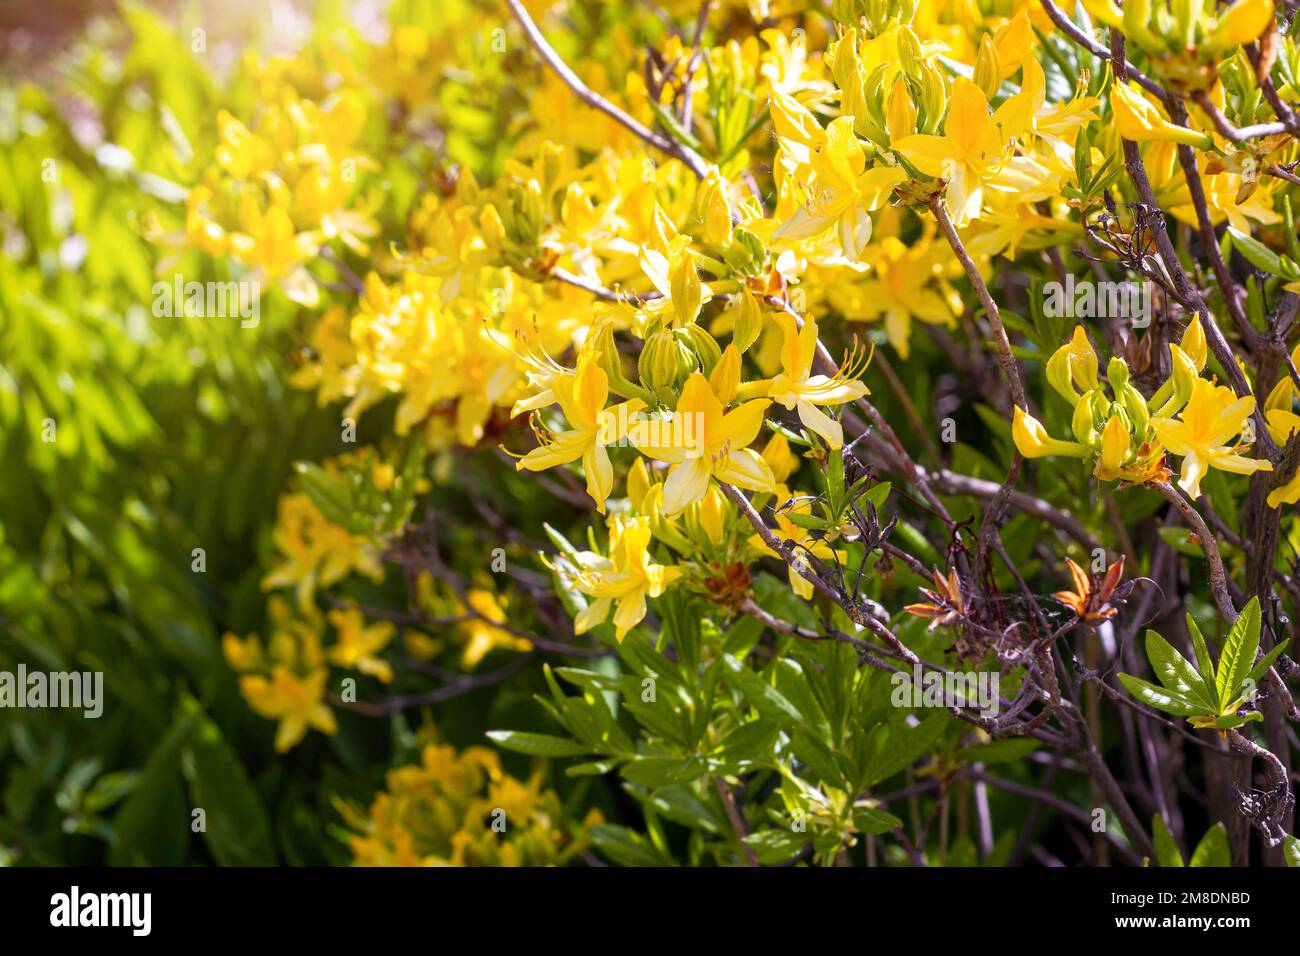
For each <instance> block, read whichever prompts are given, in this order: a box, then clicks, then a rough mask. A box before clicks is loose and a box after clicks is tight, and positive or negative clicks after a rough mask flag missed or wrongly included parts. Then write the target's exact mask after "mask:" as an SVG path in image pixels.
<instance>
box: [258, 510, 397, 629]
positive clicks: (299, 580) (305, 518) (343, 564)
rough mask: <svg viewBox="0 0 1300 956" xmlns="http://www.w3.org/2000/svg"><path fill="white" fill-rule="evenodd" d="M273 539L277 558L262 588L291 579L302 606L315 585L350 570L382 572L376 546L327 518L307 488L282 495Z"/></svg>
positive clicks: (376, 576)
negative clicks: (304, 490)
mask: <svg viewBox="0 0 1300 956" xmlns="http://www.w3.org/2000/svg"><path fill="white" fill-rule="evenodd" d="M271 539H272V541H274V542H275V547H276V550H277V551H278V552H279V554H280V561H279V562H278V563H277V564H276V565H275V566H274V567H273V568H272V569H271V570H270V571H269V572H268V573H267V574H266V576H265V577H264V578H263V579H262V589H263V590H264V591H270V590H273V589H275V588H281V587H288V586H290V585H293V586H295V587H296V589H297V596H298V604H299V606H301V607H305V606H306V605H308V604H310V603H311V600H312V597H313V595H315V593H316V588H317V587H318V586H319V587H329V586H330V585H332V584H336V583H338V582H339V581H341V580H343V578H345V577H347V575H349V574H351V573H353V572H356V573H358V574H363V575H365V576H367V577H369V578H371V579H372V580H379V579H380V578H382V577H383V567H382V565H381V564H380V560H379V549H378V548H376V547H375V546H374V545H373V544H372V543H371V542H370V541H368V540H367V539H366V538H363V537H362V536H360V535H355V534H353V533H352V532H350V531H348V530H347V529H346V528H340V527H339V526H338V525H336V524H334V523H333V522H331V521H330V520H329V519H328V518H326V517H325V516H324V515H323V514H321V512H320V509H319V508H317V507H316V505H315V504H314V503H313V502H312V500H311V499H310V498H309V497H307V495H305V494H288V495H283V496H281V498H280V508H279V513H278V515H277V516H276V522H275V530H274V531H273V532H272V533H271Z"/></svg>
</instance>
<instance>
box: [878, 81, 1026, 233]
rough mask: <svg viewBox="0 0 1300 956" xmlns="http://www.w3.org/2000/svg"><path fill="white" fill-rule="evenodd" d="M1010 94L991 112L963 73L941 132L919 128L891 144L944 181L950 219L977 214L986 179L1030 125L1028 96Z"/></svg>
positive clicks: (965, 218)
mask: <svg viewBox="0 0 1300 956" xmlns="http://www.w3.org/2000/svg"><path fill="white" fill-rule="evenodd" d="M1020 95H1021V94H1017V95H1016V96H1012V97H1009V98H1008V99H1007V100H1006V101H1005V102H1004V103H1003V104H1002V105H1001V106H999V107H998V108H997V110H996V111H995V112H994V113H993V115H992V116H990V115H989V102H988V99H987V98H986V97H985V96H984V93H983V91H982V90H981V89H980V88H979V87H978V86H976V85H975V84H974V83H972V82H971V81H970V80H968V79H965V78H964V77H960V76H959V77H957V78H955V79H954V80H953V83H952V95H951V96H950V97H949V101H948V116H947V119H946V120H945V121H944V127H943V135H942V136H934V135H930V134H926V133H917V134H915V135H913V136H904V137H903V138H902V139H901V140H899V141H898V142H897V143H895V144H893V148H894V151H895V152H897V153H898V154H899V155H901V156H902V157H904V158H905V159H906V160H907V161H908V162H909V163H911V164H912V165H913V166H915V167H916V168H917V169H918V170H920V171H921V172H922V173H924V174H925V175H926V176H933V177H936V178H938V179H945V180H947V181H948V190H947V192H946V194H945V203H946V204H947V206H948V209H949V212H950V213H951V215H952V220H953V222H954V224H956V225H958V226H961V225H965V224H966V223H967V222H969V221H970V220H972V219H978V218H979V214H980V208H981V206H982V205H983V200H984V184H985V182H986V181H987V180H988V179H990V178H991V177H992V175H993V174H994V173H995V172H996V171H997V170H998V168H999V167H1000V166H1001V165H1002V164H1003V162H1004V161H1005V160H1006V158H1007V153H1008V147H1009V145H1010V143H1011V141H1012V140H1013V139H1015V138H1016V137H1017V136H1019V135H1020V134H1021V133H1022V132H1023V131H1024V129H1025V126H1026V125H1027V124H1028V122H1029V120H1030V118H1031V117H1032V113H1031V112H1030V111H1029V110H1028V109H1027V103H1028V98H1027V96H1026V99H1023V100H1022V99H1019V98H1018V97H1019V96H1020Z"/></svg>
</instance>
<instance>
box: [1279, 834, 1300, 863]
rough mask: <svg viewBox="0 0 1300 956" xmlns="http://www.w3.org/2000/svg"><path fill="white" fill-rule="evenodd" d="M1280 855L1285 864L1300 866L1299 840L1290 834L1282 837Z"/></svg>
mask: <svg viewBox="0 0 1300 956" xmlns="http://www.w3.org/2000/svg"><path fill="white" fill-rule="evenodd" d="M1282 856H1283V858H1284V859H1285V860H1286V865H1287V866H1300V840H1297V839H1296V838H1295V837H1293V836H1292V835H1291V834H1289V833H1288V834H1287V835H1286V836H1284V837H1283V838H1282Z"/></svg>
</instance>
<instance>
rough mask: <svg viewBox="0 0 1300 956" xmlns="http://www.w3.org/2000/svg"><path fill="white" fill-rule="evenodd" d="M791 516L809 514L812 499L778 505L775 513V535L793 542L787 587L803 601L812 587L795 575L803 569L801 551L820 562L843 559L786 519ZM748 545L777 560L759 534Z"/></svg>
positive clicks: (807, 597) (810, 593)
mask: <svg viewBox="0 0 1300 956" xmlns="http://www.w3.org/2000/svg"><path fill="white" fill-rule="evenodd" d="M791 514H795V515H811V514H812V499H811V498H809V497H806V496H801V497H799V498H795V499H793V500H792V501H791V502H788V507H787V506H785V505H782V506H781V507H778V508H777V509H776V510H775V515H776V528H775V531H776V536H777V537H778V538H779V539H780V540H782V541H793V542H794V543H795V550H794V551H793V552H792V553H793V555H794V560H793V561H791V563H790V567H789V569H788V576H789V580H790V588H791V590H793V591H794V593H795V594H797V595H799V597H801V598H803V599H804V600H805V601H807V600H808V599H810V598H811V597H812V596H813V584H812V582H811V581H809V580H808V579H807V578H805V577H804V576H803V575H802V574H800V573H799V568H800V567H804V566H806V562H805V561H804V560H803V557H802V555H803V554H804V553H805V550H806V551H807V552H810V553H811V554H812V555H813V556H814V557H816V558H820V559H821V560H823V561H829V560H831V559H833V558H837V557H838V558H839V559H840V560H844V556H843V555H840V554H837V553H836V552H835V551H834V550H833V549H832V548H831V546H830V545H828V544H827V543H826V541H825V539H824V538H822V537H814V535H813V532H812V531H810V530H808V529H807V528H803V527H800V526H799V525H797V524H795V523H794V522H793V521H792V520H790V517H789V516H790V515H791ZM749 544H750V545H751V546H752V547H753V548H755V549H756V550H757V551H759V552H760V553H761V554H765V555H768V556H769V557H780V555H778V554H777V553H776V552H775V551H773V550H772V549H771V548H770V547H769V546H768V544H767V542H765V541H764V540H763V536H762V535H759V534H755V535H753V536H752V537H751V538H750V539H749Z"/></svg>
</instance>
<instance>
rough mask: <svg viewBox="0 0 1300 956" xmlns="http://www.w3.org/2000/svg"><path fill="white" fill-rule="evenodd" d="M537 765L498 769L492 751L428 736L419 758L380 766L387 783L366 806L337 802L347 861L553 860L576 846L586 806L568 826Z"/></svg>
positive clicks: (581, 841)
mask: <svg viewBox="0 0 1300 956" xmlns="http://www.w3.org/2000/svg"><path fill="white" fill-rule="evenodd" d="M543 769H544V768H542V767H541V766H538V767H537V768H536V769H535V770H534V772H533V773H532V775H531V776H529V778H528V779H527V780H519V779H518V778H516V777H512V776H510V775H509V774H508V773H506V772H504V771H503V770H502V769H501V764H500V761H499V759H498V758H497V755H496V753H495V752H494V751H491V750H488V749H486V748H484V747H468V748H466V749H464V750H457V749H456V748H454V747H452V746H450V745H448V744H438V743H429V744H426V745H425V746H424V748H423V750H422V751H421V754H420V761H419V763H416V764H412V765H410V766H405V767H398V768H397V769H395V770H390V771H389V772H388V786H387V788H386V789H385V790H384V792H382V793H380V794H379V795H378V796H376V797H375V799H374V802H372V803H371V805H370V809H369V810H368V811H366V810H363V809H362V808H360V807H357V806H354V805H352V804H349V803H341V804H340V810H341V812H342V813H343V815H344V818H345V819H346V821H347V822H348V825H349V827H350V828H351V829H352V830H353V831H354V835H353V836H352V837H351V838H350V840H349V842H350V844H351V849H352V858H353V865H355V866H555V865H560V864H563V863H565V862H567V861H568V860H571V859H572V858H573V857H574V856H576V855H577V854H579V853H581V852H582V851H583V850H584V849H585V846H586V837H585V831H586V830H587V828H588V827H590V826H591V825H593V824H595V823H599V822H600V820H601V816H600V813H599V812H598V811H592V812H591V813H590V814H588V816H587V818H586V819H585V820H584V821H583V823H582V824H581V825H579V826H577V827H575V828H573V832H570V830H569V829H568V828H567V825H566V823H565V814H564V812H563V810H562V808H561V806H560V800H559V797H558V796H556V794H555V793H554V792H553V791H551V790H547V789H545V788H544V787H543V786H542V773H543Z"/></svg>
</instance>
